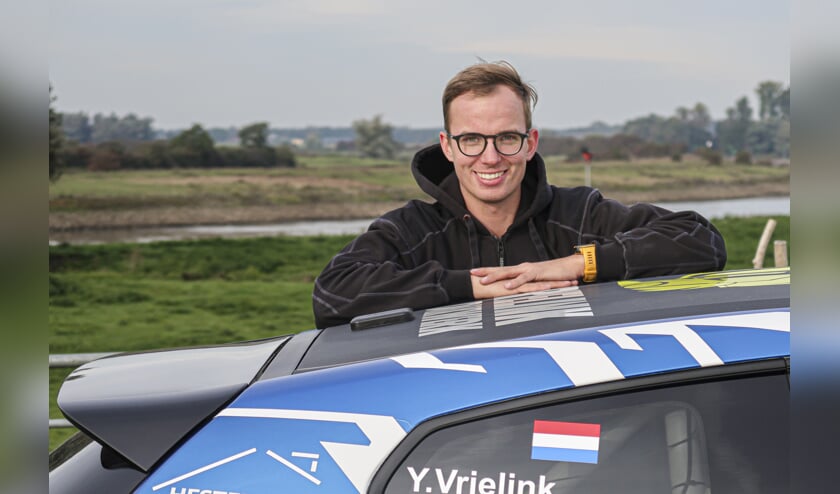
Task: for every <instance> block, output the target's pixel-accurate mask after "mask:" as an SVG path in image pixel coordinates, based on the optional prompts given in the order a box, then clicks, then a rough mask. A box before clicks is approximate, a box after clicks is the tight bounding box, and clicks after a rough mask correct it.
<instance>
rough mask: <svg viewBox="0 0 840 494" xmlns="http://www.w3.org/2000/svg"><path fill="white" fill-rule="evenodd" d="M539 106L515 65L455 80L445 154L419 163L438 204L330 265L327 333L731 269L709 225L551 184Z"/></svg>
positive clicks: (394, 223) (399, 215) (321, 294)
mask: <svg viewBox="0 0 840 494" xmlns="http://www.w3.org/2000/svg"><path fill="white" fill-rule="evenodd" d="M536 100H537V94H536V91H535V90H534V89H533V87H531V86H530V85H528V84H526V83H524V82H522V80H521V78H520V76H519V74H518V73H517V72H516V70H515V69H514V68H513V67H512V66H511V65H510V64H508V63H506V62H497V63H479V64H476V65H473V66H471V67H468V68H466V69H464V70H462V71H461V72H460V73H458V74H457V75H456V76H455V77H454V78H453V79H452V80H451V81H449V83H448V84H447V86H446V88H445V90H444V93H443V117H444V128H445V131H444V132H441V133H440V143H439V144H435V145H433V146H430V147H427V148H425V149H423V150H421V151H419V152H418V153H417V154H416V155H415V157H414V160H413V161H412V163H411V170H412V173H413V174H414V178H415V180H416V181H417V183H418V185H419V186H420V188H421V189H422V190H423V191H425V192H426V193H428V194H429V195H430V196H432V197H433V198H434V199H435V200H436V202H435V203H434V204H428V203H425V202H422V201H411V202H409V203H408V204H406V205H405V206H403V207H402V208H399V209H396V210H394V211H390V212H388V213H386V214H385V215H383V216H382V217H381V218H379V219H377V220H376V221H374V222H373V224H371V226H370V228H369V229H368V231H367V232H365V233H363V234H362V235H361V236H359V237H358V238H356V239H355V240H354V241H353V242H352V243H350V245H348V246H347V247H345V248H344V249H343V250H342V251H341V252H340V253H339V254H338V255H336V256H335V257H334V258H333V259H332V260H331V261H330V263H329V264H328V265H327V267H326V268H325V269H324V271H323V272H322V273H321V275H320V276H319V277H318V279H317V280H315V289H314V292H313V295H312V298H313V309H314V312H315V322H316V325H317V326H318V327H320V328H323V327H327V326H332V325H337V324H342V323H346V322H348V321H349V320H350V319H352V318H353V317H355V316H357V315H360V314H369V313H373V312H379V311H383V310H388V309H395V308H400V307H409V308H412V309H422V308H428V307H433V306H439V305H444V304H450V303H455V302H464V301H469V300H477V299H484V298H491V297H498V296H502V295H510V294H514V293H523V292H529V291H535V290H544V289H548V288H559V287H566V286H571V285H576V284H578V283H579V282H587V283H588V282H593V281H606V280H617V279H627V278H633V277H640V276H656V275H667V274H678V273H688V272H697V271H705V270H718V269H722V268H723V266H724V264H726V249H725V246H724V242H723V238H722V237H721V235H720V233H719V232H718V231H717V229H715V227H714V226H712V225H711V223H709V222H708V221H707V220H706V219H705V218H703V217H702V216H700V215H698V214H697V213H694V212H680V213H672V212H670V211H667V210H665V209H662V208H658V207H655V206H652V205H650V204H636V205H634V206H632V207H625V206H624V205H622V204H620V203H618V202H616V201H612V200H608V199H605V198H604V197H602V196H601V194H600V192H598V191H597V190H596V189H592V188H589V187H575V188H559V187H555V186H552V185H549V184H548V182H547V179H546V173H545V165H544V163H543V160H542V158H541V157H540V155H539V154H537V144H538V142H539V132H538V131H537V130H536V129H534V128H532V125H531V107H532V105H533V104H535V103H536Z"/></svg>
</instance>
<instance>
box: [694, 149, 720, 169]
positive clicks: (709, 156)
mask: <svg viewBox="0 0 840 494" xmlns="http://www.w3.org/2000/svg"><path fill="white" fill-rule="evenodd" d="M694 154H696V155H697V156H699V157H700V158H702V159H704V160H706V163H708V164H710V165H720V164H722V163H723V155H722V154H721V153H720V151H716V150H714V149H709V148H703V147H699V148H697V149H695V150H694Z"/></svg>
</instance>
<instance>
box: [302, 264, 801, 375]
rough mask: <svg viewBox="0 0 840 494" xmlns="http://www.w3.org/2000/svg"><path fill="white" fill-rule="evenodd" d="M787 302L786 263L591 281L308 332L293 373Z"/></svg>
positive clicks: (783, 304)
mask: <svg viewBox="0 0 840 494" xmlns="http://www.w3.org/2000/svg"><path fill="white" fill-rule="evenodd" d="M789 306H790V269H789V268H777V269H761V270H753V269H750V270H736V271H721V272H713V273H696V274H688V275H679V276H668V277H657V278H645V279H638V280H630V281H619V282H611V283H597V284H591V285H583V286H580V287H569V288H560V289H555V290H547V291H542V292H533V293H528V294H522V295H515V296H509V297H500V298H496V299H488V300H481V301H475V302H468V303H463V304H456V305H449V306H444V307H437V308H432V309H426V310H419V311H415V312H413V314H412V316H413V318H412V320H410V321H405V322H398V323H395V324H389V325H384V326H379V327H374V328H371V329H363V330H353V329H351V326H350V324H346V325H342V326H336V327H332V328H327V329H325V330H323V331H320V332H318V334H317V335H315V339H314V341H313V342H312V344H311V346H310V347H309V350H308V351H307V352H306V354H305V355H304V356H303V358H302V359H301V361H300V364H299V365H298V367H297V372H305V371H311V370H316V369H320V368H325V367H333V366H336V365H342V364H347V363H351V362H360V361H366V360H371V359H376V358H382V357H388V356H392V355H399V354H406V353H413V352H419V351H427V350H433V349H437V348H446V347H452V346H459V345H469V344H475V343H486V342H492V341H500V340H506V339H510V338H517V337H526V336H537V335H541V334H549V333H555V332H559V331H569V330H573V329H582V328H592V327H606V326H611V325H616V324H627V323H636V322H644V321H652V320H663V319H668V318H679V317H693V316H701V315H703V314H720V313H728V312H742V311H750V310H763V309H772V308H780V307H789Z"/></svg>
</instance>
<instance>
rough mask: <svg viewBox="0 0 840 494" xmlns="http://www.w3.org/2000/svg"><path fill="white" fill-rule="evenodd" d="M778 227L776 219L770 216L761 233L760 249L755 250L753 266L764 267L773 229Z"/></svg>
mask: <svg viewBox="0 0 840 494" xmlns="http://www.w3.org/2000/svg"><path fill="white" fill-rule="evenodd" d="M775 229H776V220H774V219H773V218H770V219H768V220H767V224H766V225H764V233H762V234H761V240H759V241H758V249H756V251H755V257H754V258H753V268H755V269H761V268H762V267H764V254H766V253H767V244H769V243H770V237H772V236H773V230H775Z"/></svg>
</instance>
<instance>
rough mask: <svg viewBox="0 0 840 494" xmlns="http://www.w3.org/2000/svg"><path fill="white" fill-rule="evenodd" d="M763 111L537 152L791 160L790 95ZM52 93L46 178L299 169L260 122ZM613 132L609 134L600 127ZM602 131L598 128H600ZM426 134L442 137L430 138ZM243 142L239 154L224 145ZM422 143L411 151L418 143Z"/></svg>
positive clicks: (394, 143) (705, 114) (367, 146)
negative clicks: (96, 108)
mask: <svg viewBox="0 0 840 494" xmlns="http://www.w3.org/2000/svg"><path fill="white" fill-rule="evenodd" d="M755 93H756V96H757V98H758V102H759V108H758V112H757V117H758V118H757V119H756V118H754V117H753V113H754V112H753V109H752V107H751V106H750V102H749V99H748V98H747V97H746V96H743V97H741V98H739V99H738V100H737V101H735V103H734V105H733V106H732V107H730V108H727V109H726V117H725V118H724V119H722V120H719V121H713V120H712V118H711V116H710V114H709V111H708V108H707V107H706V105H704V104H703V103H696V104H695V105H694V106H693V107H690V108H688V107H679V108H677V109H676V110H675V112H674V114H673V115H671V116H666V117H663V116H660V115H656V114H650V115H647V116H644V117H639V118H635V119H632V120H629V121H627V122H625V123H624V124H623V125H622V126H620V130H619V131H618V132H616V133H594V134H591V135H588V136H585V137H580V136H569V135H562V133H558V132H552V131H550V130H547V131H544V132H543V134H542V135H541V138H540V152H541V153H542V154H544V155H563V156H565V157H566V159H567V160H569V161H576V160H579V159H581V158H580V156H581V150H582V149H586V150H587V151H589V152H590V153H591V155H592V157H593V159H595V160H622V159H631V158H634V157H639V158H645V157H663V156H670V157H671V158H672V159H674V160H679V159H681V156H682V155H683V154H685V153H688V152H691V153H695V154H698V155H700V156H701V157H703V158H705V159H706V160H708V161H709V162H710V163H721V162H722V160H723V158H724V157H734V158H735V161H736V162H739V163H749V162H751V161H752V159H753V157H754V156H763V157H784V158H787V157H789V156H790V87H787V88H785V87H783V85H782V83H780V82H775V81H764V82H761V83H759V84H758V86H757V87H756V88H755ZM53 99H54V98H53V96H52V87H50V177H51V178H56V177H58V176H59V175H60V170H61V168H63V167H67V168H87V169H89V170H116V169H122V168H128V169H141V168H177V167H199V168H208V167H237V166H239V167H272V166H295V165H296V158H295V153H294V151H293V150H292V147H291V146H289V145H287V144H284V145H282V146H271V145H269V137H270V135H271V134H272V132H274V133H275V137H277V136H278V135H281V134H282V135H292V134H291V133H290V132H289V131H285V132H281V133H280V134H278V132H279V131H278V130H277V129H270V128H269V125H268V123H266V122H258V123H254V124H251V125H248V126H245V127H243V128H240V129H237V128H235V127H230V128H226V129H221V128H216V129H209V130H207V129H204V128H203V127H202V126H201V125H199V124H195V125H193V126H192V127H190V128H189V129H186V130H183V131H156V130H155V129H154V128H153V126H152V124H153V120H152V119H151V118H148V117H145V118H141V117H138V116H136V115H135V114H128V115H125V116H122V117H119V116H117V115H115V114H113V113H112V114H111V115H103V114H95V115H93V117H90V116H89V115H87V114H86V113H83V112H78V113H67V114H62V113H58V112H55V111H54V110H53V108H52V102H53ZM601 127H605V128H608V127H606V126H603V125H602V126H601ZM593 129H594V126H593ZM321 130H323V129H314V128H313V129H304V130H302V131H298V132H302V133H303V135H304V137H303V138H299V137H295V138H294V139H295V140H296V141H298V143H297V147H298V148H299V149H303V150H307V151H310V152H323V151H324V150H325V149H326V146H324V144H323V140H322V139H323V138H324V137H325V136H324V135H321V134H322V133H324V132H326V134H325V135H329V136H331V138H332V139H334V140H337V142H335V143H334V145H333V146H332V148H331V149H334V150H335V151H338V152H348V153H354V154H357V155H360V156H364V157H373V158H394V157H396V156H397V155H398V153H400V152H401V151H404V150H406V144H404V143H403V142H401V141H400V140H398V139H396V138H395V133H396V134H399V135H400V137H401V138H402V139H405V137H406V136H412V138H413V139H417V137H418V136H422V135H423V133H424V132H426V131H425V130H412V131H411V132H407V130H406V129H396V131H395V128H394V127H393V126H392V125H390V124H388V123H386V122H384V121H383V120H382V117H381V115H376V116H374V117H373V118H371V119H360V120H356V121H354V122H353V124H352V132H353V136H354V137H353V138H352V139H351V140H344V139H342V140H338V138H339V136H346V135H347V132H346V130H342V129H337V128H326V130H324V132H321ZM594 130H596V132H597V129H594ZM429 134H430V135H432V136H433V135H434V134H436V132H429ZM234 135H235V136H236V137H238V141H239V142H238V144H239V145H238V146H230V145H219V144H217V142H231V141H232V137H233V136H234ZM416 144H417V143H415V145H416Z"/></svg>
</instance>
